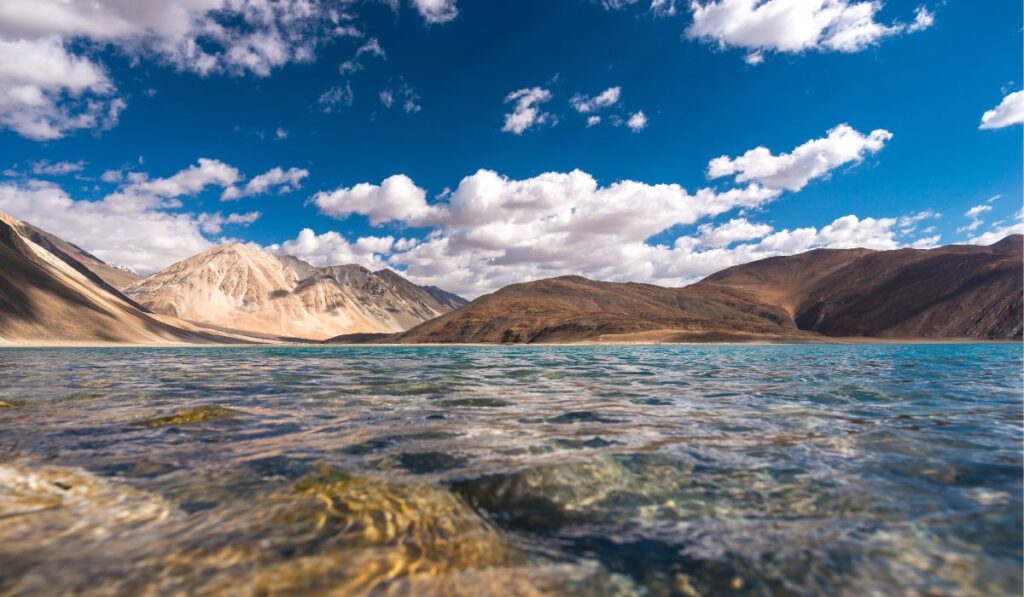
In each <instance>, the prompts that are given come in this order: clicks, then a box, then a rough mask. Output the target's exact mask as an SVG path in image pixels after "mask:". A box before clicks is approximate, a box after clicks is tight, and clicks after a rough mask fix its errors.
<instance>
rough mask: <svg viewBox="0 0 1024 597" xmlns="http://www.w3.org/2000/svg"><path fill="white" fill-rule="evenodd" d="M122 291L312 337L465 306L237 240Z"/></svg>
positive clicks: (213, 320) (404, 284) (187, 312)
mask: <svg viewBox="0 0 1024 597" xmlns="http://www.w3.org/2000/svg"><path fill="white" fill-rule="evenodd" d="M124 293H125V294H126V295H127V296H128V297H130V298H132V299H135V300H136V301H138V302H139V303H140V304H142V305H144V306H145V307H147V308H148V309H150V310H152V311H154V312H156V313H161V314H165V315H173V316H175V317H179V318H182V319H187V320H190V321H197V322H203V323H209V324H216V325H221V326H226V327H229V328H233V329H239V330H248V331H257V332H263V333H266V334H274V335H278V336H285V337H297V338H308V339H313V340H322V339H326V338H330V337H332V336H336V335H338V334H344V333H366V332H400V331H403V330H407V329H409V328H411V327H413V326H414V325H416V324H419V323H423V322H424V321H427V320H429V319H433V318H435V317H437V316H438V315H443V314H445V313H448V312H449V311H452V310H453V309H457V308H458V307H461V306H462V305H464V304H466V300H465V299H463V298H461V297H458V296H456V295H454V294H451V293H448V292H445V291H443V290H440V289H438V288H433V287H421V286H416V285H415V284H413V283H411V282H409V281H408V280H406V279H405V278H403V277H401V276H399V275H398V274H396V273H395V272H393V271H391V270H381V271H378V272H371V271H370V270H368V269H366V268H363V267H360V266H358V265H337V266H332V267H323V268H318V267H314V266H312V265H310V264H309V263H306V262H305V261H302V260H301V259H297V258H295V257H289V256H284V257H279V256H276V255H271V254H270V253H267V252H266V251H263V250H261V249H259V248H256V247H253V246H249V245H243V244H238V243H235V244H226V245H220V246H217V247H214V248H213V249H210V250H209V251H206V252H204V253H200V254H199V255H196V256H195V257H192V258H189V259H186V260H185V261H182V262H179V263H175V264H174V265H172V266H170V267H168V268H167V269H165V270H163V271H161V272H158V273H156V274H153V275H152V276H149V277H148V278H144V279H142V280H139V281H137V282H135V283H133V284H132V285H130V286H128V287H126V288H125V289H124Z"/></svg>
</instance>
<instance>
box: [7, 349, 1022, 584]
mask: <svg viewBox="0 0 1024 597" xmlns="http://www.w3.org/2000/svg"><path fill="white" fill-rule="evenodd" d="M1021 370H1022V359H1021V349H1020V346H1014V345H984V346H981V345H974V346H952V345H946V346H775V347H765V346H650V347H598V346H586V347H584V346H580V347H486V348H484V347H450V348H436V347H334V348H210V349H198V348H194V349H74V350H72V349H62V350H3V351H0V593H13V594H41V593H54V592H66V593H68V592H97V593H123V594H137V593H140V592H158V593H168V592H183V593H184V592H188V593H198V594H206V593H216V592H236V593H248V594H252V593H267V592H283V593H318V592H320V593H323V592H326V593H336V594H363V593H375V594H377V593H386V594H388V593H390V594H416V595H421V594H426V595H431V594H437V595H453V594H454V595H459V594H467V595H469V594H473V595H481V594H502V595H508V594H512V595H533V594H552V593H553V594H566V593H569V594H587V595H632V594H647V595H699V594H719V593H726V592H727V593H736V594H751V595H753V594H849V595H860V594H865V593H871V592H875V593H879V594H893V593H901V594H902V593H936V594H967V595H970V594H1001V593H1016V594H1019V593H1020V591H1021V583H1022V578H1021V576H1022V575H1021V565H1022V559H1024V555H1022V541H1024V537H1022V524H1024V519H1022V513H1021V512H1022V507H1024V500H1022V487H1024V486H1022V469H1021V466H1022V457H1021V439H1022V410H1021V409H1022V396H1021Z"/></svg>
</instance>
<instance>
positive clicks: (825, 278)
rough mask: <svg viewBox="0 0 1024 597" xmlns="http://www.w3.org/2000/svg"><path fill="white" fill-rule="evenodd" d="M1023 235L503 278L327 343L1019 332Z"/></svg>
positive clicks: (1003, 335)
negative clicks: (670, 272) (451, 305)
mask: <svg viewBox="0 0 1024 597" xmlns="http://www.w3.org/2000/svg"><path fill="white" fill-rule="evenodd" d="M1022 247H1024V239H1022V237H1021V236H1019V235H1016V236H1011V237H1008V238H1006V239H1004V240H1003V241H1000V242H999V243H996V244H994V245H992V246H988V247H975V246H950V247H942V248H938V249H931V250H918V249H900V250H895V251H871V250H867V249H839V250H826V249H820V250H815V251H810V252H807V253H803V254H800V255H794V256H790V257H774V258H770V259H764V260H761V261H757V262H753V263H749V264H745V265H740V266H736V267H732V268H729V269H727V270H724V271H722V272H719V273H717V274H714V275H712V276H709V277H708V278H705V279H704V280H702V281H701V282H698V283H696V284H693V285H691V286H687V287H685V288H677V289H671V288H661V287H658V286H651V285H647V284H619V283H612V282H595V281H592V280H587V279H585V278H580V277H577V276H570V277H562V278H553V279H548V280H539V281H536V282H529V283H525V284H513V285H511V286H508V287H505V288H503V289H501V290H499V291H498V292H495V293H493V294H489V295H485V296H482V297H480V298H478V299H477V300H475V301H473V302H472V303H470V304H469V305H467V306H465V307H463V308H462V309H459V310H458V311H455V312H453V313H449V314H448V315H444V316H442V317H439V318H437V319H434V320H432V321H428V322H426V323H424V324H422V325H419V326H417V327H415V328H413V329H411V330H409V331H408V332H405V333H402V334H395V335H391V336H376V337H366V336H356V337H341V338H337V339H336V341H339V342H351V341H384V342H403V343H406V342H407V343H426V342H558V341H585V340H606V341H609V340H657V341H686V340H731V339H736V340H740V339H758V338H760V339H766V340H772V339H777V340H789V341H806V340H814V339H815V338H817V339H824V338H823V336H828V337H854V336H863V337H878V338H976V339H1011V338H1016V339H1019V338H1021V331H1022V294H1024V258H1022V254H1024V251H1022Z"/></svg>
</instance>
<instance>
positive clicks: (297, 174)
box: [220, 167, 309, 201]
mask: <svg viewBox="0 0 1024 597" xmlns="http://www.w3.org/2000/svg"><path fill="white" fill-rule="evenodd" d="M307 176H309V170H305V169H303V168H289V169H287V170H285V169H283V168H281V167H274V168H271V169H270V170H268V171H266V172H264V173H263V174H260V175H258V176H254V177H253V178H252V180H250V181H249V182H247V183H245V185H244V186H242V187H241V188H239V187H236V186H229V187H227V188H226V189H224V192H223V193H221V196H220V198H221V200H223V201H231V200H234V199H241V198H242V197H251V196H253V195H262V194H263V193H266V192H267V191H268V190H270V189H271V188H273V187H277V191H278V193H280V194H282V195H283V194H285V193H290V192H292V191H294V190H296V189H299V188H301V186H302V185H301V183H302V179H304V178H306V177H307Z"/></svg>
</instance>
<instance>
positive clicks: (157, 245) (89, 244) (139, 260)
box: [0, 181, 211, 273]
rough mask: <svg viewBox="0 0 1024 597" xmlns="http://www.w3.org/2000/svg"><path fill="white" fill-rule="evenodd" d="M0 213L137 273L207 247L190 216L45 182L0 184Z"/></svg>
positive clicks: (193, 253) (196, 223) (147, 270)
mask: <svg viewBox="0 0 1024 597" xmlns="http://www.w3.org/2000/svg"><path fill="white" fill-rule="evenodd" d="M0 211H4V212H7V213H9V214H11V215H13V216H14V217H16V218H19V219H21V220H24V221H26V222H28V223H30V224H34V225H36V226H39V227H40V228H42V229H43V230H46V231H48V232H51V233H53V234H56V235H57V236H59V237H61V238H63V239H65V240H67V241H69V242H72V243H75V244H76V245H78V246H80V247H82V248H83V249H85V250H86V251H89V252H90V253H92V254H93V255H96V256H97V257H99V258H100V259H102V260H104V261H106V262H107V263H111V264H114V265H127V266H129V267H131V268H133V269H135V270H136V271H139V272H141V273H150V272H153V271H156V270H158V269H161V268H163V267H166V266H168V265H170V264H171V263H174V262H176V261H180V260H182V259H186V258H188V257H191V256H192V255H195V254H196V253H199V252H201V251H204V250H206V249H208V248H210V246H211V242H210V241H209V240H208V239H207V238H206V237H205V236H204V235H203V233H202V231H201V229H200V227H201V224H200V222H199V220H198V218H197V217H195V216H193V215H191V214H175V213H170V212H167V211H164V210H162V209H160V208H158V207H157V206H153V205H151V204H149V203H147V202H146V201H125V200H123V199H122V200H118V199H110V198H108V199H104V200H100V201H85V200H75V199H72V198H71V197H70V196H68V194H67V193H66V192H65V191H64V190H63V189H61V188H60V187H59V186H57V185H55V184H52V183H48V182H41V181H28V182H27V183H25V184H0Z"/></svg>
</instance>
